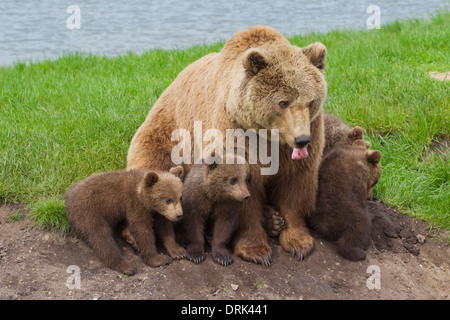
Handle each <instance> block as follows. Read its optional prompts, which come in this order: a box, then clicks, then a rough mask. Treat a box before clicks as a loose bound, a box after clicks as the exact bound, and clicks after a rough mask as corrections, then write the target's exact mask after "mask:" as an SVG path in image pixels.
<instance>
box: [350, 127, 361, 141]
mask: <svg viewBox="0 0 450 320" xmlns="http://www.w3.org/2000/svg"><path fill="white" fill-rule="evenodd" d="M348 138H349V139H350V141H356V140H360V139H363V138H364V130H363V129H362V128H361V127H360V126H356V127H354V128H353V129H352V130H351V131H350V132H349V133H348Z"/></svg>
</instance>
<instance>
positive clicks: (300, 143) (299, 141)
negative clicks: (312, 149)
mask: <svg viewBox="0 0 450 320" xmlns="http://www.w3.org/2000/svg"><path fill="white" fill-rule="evenodd" d="M310 142H311V137H310V136H306V135H303V136H299V137H297V138H295V144H296V145H297V147H299V148H300V149H301V148H304V147H306V146H307V145H308V143H310Z"/></svg>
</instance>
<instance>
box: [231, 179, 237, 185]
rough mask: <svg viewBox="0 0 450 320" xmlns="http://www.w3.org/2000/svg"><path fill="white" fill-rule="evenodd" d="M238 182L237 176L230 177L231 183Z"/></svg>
mask: <svg viewBox="0 0 450 320" xmlns="http://www.w3.org/2000/svg"><path fill="white" fill-rule="evenodd" d="M237 182H238V179H237V178H233V179H230V184H233V185H234V184H236V183H237Z"/></svg>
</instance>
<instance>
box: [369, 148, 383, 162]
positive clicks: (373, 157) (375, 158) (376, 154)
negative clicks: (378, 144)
mask: <svg viewBox="0 0 450 320" xmlns="http://www.w3.org/2000/svg"><path fill="white" fill-rule="evenodd" d="M380 159H381V152H380V151H378V150H369V151H368V152H367V161H368V162H369V163H372V164H377V163H378V162H380Z"/></svg>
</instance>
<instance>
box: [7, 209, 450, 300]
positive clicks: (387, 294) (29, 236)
mask: <svg viewBox="0 0 450 320" xmlns="http://www.w3.org/2000/svg"><path fill="white" fill-rule="evenodd" d="M369 205H370V209H371V211H372V212H373V213H374V214H375V217H376V219H375V222H376V223H375V229H374V233H373V243H372V245H371V247H370V248H369V249H368V250H367V257H366V260H364V261H361V262H351V261H348V260H345V259H343V258H341V257H340V256H338V255H337V254H336V253H335V251H334V248H333V245H332V243H330V242H327V241H325V240H323V239H320V238H316V242H315V248H314V251H313V252H312V254H310V255H309V256H308V257H307V258H306V259H305V260H303V261H298V260H297V259H294V258H291V256H290V255H289V254H288V253H286V252H284V251H283V250H282V248H281V247H280V246H279V245H278V240H277V239H270V243H271V245H272V249H273V254H272V258H273V264H272V265H271V266H268V267H265V266H261V265H255V264H253V263H249V262H245V261H242V260H241V259H239V258H235V260H234V263H233V264H232V265H231V266H229V267H223V266H219V265H217V264H215V263H213V262H212V259H211V255H210V254H208V255H207V258H206V261H204V262H203V263H201V264H200V265H195V264H193V263H192V262H189V261H187V260H178V261H173V262H172V263H171V264H170V265H169V266H166V267H164V268H150V267H147V266H145V265H144V264H143V263H142V261H141V260H140V258H139V257H138V256H136V254H135V253H134V252H133V250H132V248H131V247H129V246H128V245H126V244H125V243H123V247H124V254H125V256H126V257H127V259H129V260H130V261H132V262H133V264H134V265H135V266H136V267H137V268H138V273H137V274H136V275H134V276H130V277H127V276H123V275H121V274H119V273H117V272H115V271H112V270H110V269H108V268H106V267H104V266H103V265H102V263H101V262H100V261H99V259H98V258H97V257H96V256H95V254H94V253H93V251H92V250H91V249H90V248H89V247H88V246H87V245H86V244H85V243H84V242H83V241H82V240H79V239H77V238H76V237H74V236H70V235H69V236H66V237H63V236H62V235H61V234H60V233H57V232H55V231H51V230H42V229H38V228H36V227H35V226H34V225H33V222H32V221H30V220H29V219H28V218H27V217H26V215H27V212H26V209H25V208H24V205H21V204H8V205H3V206H0V299H2V300H14V299H19V300H28V299H33V300H48V299H58V300H61V299H62V300H78V299H89V300H92V299H94V300H96V299H101V300H112V299H124V300H128V299H152V300H163V299H170V300H172V299H178V300H180V299H182V300H185V299H186V300H191V299H195V300H200V299H201V300H218V299H220V300H233V299H239V300H253V299H271V300H288V299H300V300H302V299H305V300H306V299H439V300H450V246H449V245H448V240H447V239H448V236H449V234H448V232H441V233H440V234H439V233H438V232H437V231H436V230H433V229H430V228H428V225H427V224H426V223H424V222H423V221H419V220H416V219H413V218H410V217H408V216H406V215H404V214H402V213H400V212H399V211H397V210H396V209H395V208H389V207H387V206H386V205H385V204H383V202H382V201H369ZM17 212H21V213H22V214H23V216H24V218H22V219H21V220H20V221H15V222H9V220H8V217H10V216H12V215H15V214H16V213H17ZM377 221H378V222H377ZM388 227H389V228H388ZM380 230H381V232H380ZM386 234H387V235H388V236H389V237H386ZM422 242H423V243H422ZM78 271H79V272H78ZM78 275H79V276H78Z"/></svg>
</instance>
